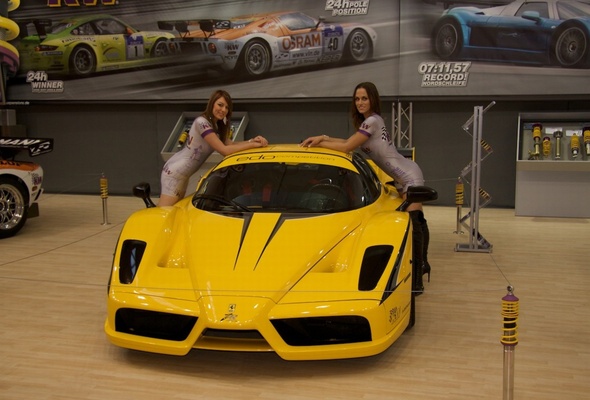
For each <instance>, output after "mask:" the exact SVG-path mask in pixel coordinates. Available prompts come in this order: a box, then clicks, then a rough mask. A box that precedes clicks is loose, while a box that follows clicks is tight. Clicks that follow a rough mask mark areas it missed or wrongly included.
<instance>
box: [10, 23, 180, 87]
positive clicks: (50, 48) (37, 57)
mask: <svg viewBox="0 0 590 400" xmlns="http://www.w3.org/2000/svg"><path fill="white" fill-rule="evenodd" d="M17 22H18V24H19V26H20V30H21V35H20V40H19V41H18V42H17V49H18V50H19V52H20V64H21V65H20V73H21V74H25V73H27V72H29V71H44V72H46V73H53V74H59V75H66V76H73V77H85V76H88V75H91V74H93V73H95V72H105V71H112V70H119V69H125V68H137V67H141V66H147V65H153V64H157V63H161V62H162V59H163V57H165V56H168V55H171V54H176V53H177V51H178V46H177V45H176V44H175V43H174V41H173V38H174V35H172V34H171V33H168V32H158V31H153V32H151V31H139V30H137V29H134V28H132V27H131V26H129V25H127V24H126V23H124V22H123V21H121V20H120V19H118V18H115V17H112V16H110V15H102V14H101V15H83V16H79V17H72V18H68V19H65V20H63V21H61V22H58V23H57V24H55V25H51V21H49V20H42V19H35V20H21V21H17ZM29 29H30V32H29Z"/></svg>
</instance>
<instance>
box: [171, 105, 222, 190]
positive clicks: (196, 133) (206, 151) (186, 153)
mask: <svg viewBox="0 0 590 400" xmlns="http://www.w3.org/2000/svg"><path fill="white" fill-rule="evenodd" d="M210 134H214V135H216V134H217V133H216V132H215V130H214V129H213V126H212V125H211V122H209V121H208V120H207V118H205V117H203V116H200V117H197V118H196V119H195V120H194V121H193V124H192V126H191V129H190V130H189V133H188V138H187V140H186V143H185V145H184V147H183V148H182V149H180V150H179V151H178V152H177V153H175V154H174V155H173V156H172V157H170V159H169V160H168V161H167V162H166V164H164V168H163V169H162V176H161V178H160V184H161V185H162V192H161V194H164V195H167V196H176V197H180V198H183V197H184V195H185V193H186V187H187V185H188V182H189V179H190V177H191V176H192V175H193V174H194V173H195V172H197V171H198V169H199V168H200V167H201V165H203V163H204V162H205V161H206V160H207V158H208V157H209V156H210V155H211V154H212V153H213V148H212V147H211V146H210V145H209V143H207V141H206V140H205V136H207V135H210Z"/></svg>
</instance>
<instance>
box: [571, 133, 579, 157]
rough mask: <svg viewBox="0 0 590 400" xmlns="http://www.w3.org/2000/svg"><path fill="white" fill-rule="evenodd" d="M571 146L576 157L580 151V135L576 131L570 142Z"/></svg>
mask: <svg viewBox="0 0 590 400" xmlns="http://www.w3.org/2000/svg"><path fill="white" fill-rule="evenodd" d="M570 148H571V149H572V155H573V156H574V157H576V156H577V155H578V153H579V152H580V137H579V136H578V135H576V134H575V133H574V135H573V136H572V140H571V142H570Z"/></svg>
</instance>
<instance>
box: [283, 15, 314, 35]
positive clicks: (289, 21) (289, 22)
mask: <svg viewBox="0 0 590 400" xmlns="http://www.w3.org/2000/svg"><path fill="white" fill-rule="evenodd" d="M279 20H280V21H281V22H282V23H283V25H285V26H286V27H287V28H289V29H290V30H292V31H296V30H299V29H311V28H315V26H316V25H317V21H316V20H315V19H313V18H311V17H310V16H308V15H305V14H301V13H291V14H285V15H281V16H280V17H279Z"/></svg>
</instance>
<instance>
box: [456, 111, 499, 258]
mask: <svg viewBox="0 0 590 400" xmlns="http://www.w3.org/2000/svg"><path fill="white" fill-rule="evenodd" d="M494 104H496V102H491V103H490V104H489V105H488V106H487V107H486V108H485V109H484V108H483V107H481V106H476V107H474V109H473V116H472V117H471V118H469V120H467V122H465V124H464V125H463V129H464V130H465V131H468V130H469V128H470V127H471V126H472V125H473V135H472V136H473V142H472V149H471V162H470V163H469V165H468V166H467V167H465V168H464V169H463V171H462V172H461V177H465V176H467V174H468V173H469V171H471V178H470V182H468V183H470V184H471V190H470V195H471V204H470V209H469V213H468V214H467V215H465V216H464V217H463V218H461V219H460V222H461V223H462V224H463V225H465V227H466V228H467V229H468V232H469V241H468V243H467V244H464V243H463V244H457V245H456V247H455V251H471V252H486V253H489V252H491V251H492V244H491V243H490V242H488V241H487V240H486V239H485V238H484V237H483V236H482V235H481V234H480V233H479V210H480V208H481V207H483V206H484V205H485V204H487V203H488V202H489V200H490V199H491V197H490V196H489V194H488V193H487V192H486V191H485V190H483V189H482V188H481V185H480V181H481V162H482V160H483V158H482V154H481V149H482V148H484V149H485V150H486V152H487V154H486V157H487V156H488V155H489V154H490V153H491V151H492V150H491V146H489V144H487V143H486V142H485V141H484V140H483V139H482V131H483V129H482V128H483V114H484V113H485V112H486V111H487V110H488V109H490V108H491V107H492V106H493V105H494ZM484 158H485V157H484ZM480 198H483V199H484V200H485V204H481V203H480ZM467 220H469V224H468V225H467V224H466V222H465V221H467ZM458 225H459V224H458ZM456 232H457V233H460V230H459V229H457V231H456Z"/></svg>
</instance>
